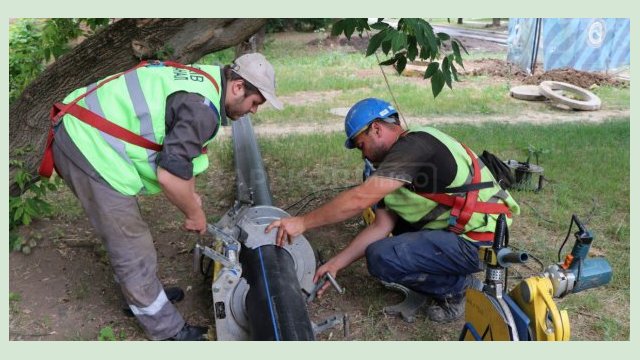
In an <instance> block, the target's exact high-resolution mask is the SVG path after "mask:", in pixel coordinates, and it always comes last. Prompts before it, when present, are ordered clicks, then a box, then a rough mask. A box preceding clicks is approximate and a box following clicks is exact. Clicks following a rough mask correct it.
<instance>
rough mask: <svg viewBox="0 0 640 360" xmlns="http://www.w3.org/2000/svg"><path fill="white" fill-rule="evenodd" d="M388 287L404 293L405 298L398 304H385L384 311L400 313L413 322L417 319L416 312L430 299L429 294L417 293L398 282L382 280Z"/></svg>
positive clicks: (403, 318) (389, 313)
mask: <svg viewBox="0 0 640 360" xmlns="http://www.w3.org/2000/svg"><path fill="white" fill-rule="evenodd" d="M382 285H384V286H385V287H386V288H387V289H391V290H395V291H399V292H401V293H403V294H404V300H403V301H402V302H401V303H399V304H396V305H391V306H385V307H384V308H382V312H383V313H385V314H387V315H398V314H400V316H401V317H402V320H404V321H406V322H408V323H412V322H414V321H415V320H416V312H418V309H420V307H422V305H424V304H425V303H426V302H427V300H428V299H429V297H428V296H426V295H423V294H420V293H417V292H415V291H413V290H411V289H409V288H407V287H405V286H403V285H400V284H396V283H388V282H385V281H382Z"/></svg>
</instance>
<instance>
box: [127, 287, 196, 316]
mask: <svg viewBox="0 0 640 360" xmlns="http://www.w3.org/2000/svg"><path fill="white" fill-rule="evenodd" d="M164 293H165V294H166V295H167V299H169V301H171V303H172V304H174V303H177V302H178V301H180V300H182V299H184V291H182V289H181V288H179V287H178V286H172V287H166V288H164ZM122 312H124V314H125V315H126V316H128V317H133V312H132V311H131V308H130V307H129V304H127V303H126V302H124V299H123V304H122Z"/></svg>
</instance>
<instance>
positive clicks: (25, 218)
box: [22, 214, 31, 225]
mask: <svg viewBox="0 0 640 360" xmlns="http://www.w3.org/2000/svg"><path fill="white" fill-rule="evenodd" d="M22 223H23V224H25V225H29V224H31V216H29V215H28V214H23V215H22Z"/></svg>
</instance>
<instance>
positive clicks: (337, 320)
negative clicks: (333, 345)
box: [311, 313, 349, 338]
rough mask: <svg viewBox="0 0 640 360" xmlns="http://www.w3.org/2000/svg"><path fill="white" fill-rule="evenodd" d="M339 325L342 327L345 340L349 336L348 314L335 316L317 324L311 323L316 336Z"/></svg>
mask: <svg viewBox="0 0 640 360" xmlns="http://www.w3.org/2000/svg"><path fill="white" fill-rule="evenodd" d="M339 325H342V329H343V334H344V337H345V338H346V337H348V336H349V316H348V315H347V314H346V313H345V314H335V315H333V316H330V317H328V318H327V319H325V320H324V321H322V322H319V323H317V324H316V323H314V322H312V323H311V327H312V329H313V335H314V336H315V335H318V334H320V333H323V332H325V331H327V330H329V329H331V328H334V327H336V326H339Z"/></svg>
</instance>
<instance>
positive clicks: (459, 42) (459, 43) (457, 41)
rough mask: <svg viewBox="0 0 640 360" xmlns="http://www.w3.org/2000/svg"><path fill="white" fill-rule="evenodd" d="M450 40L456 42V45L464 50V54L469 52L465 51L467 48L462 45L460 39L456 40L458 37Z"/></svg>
mask: <svg viewBox="0 0 640 360" xmlns="http://www.w3.org/2000/svg"><path fill="white" fill-rule="evenodd" d="M451 41H455V42H456V43H458V45H459V46H460V47H461V48H462V50H464V53H465V54H467V55H469V52H468V51H467V48H466V47H464V45H462V42H461V41H460V40H458V39H453V40H451Z"/></svg>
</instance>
